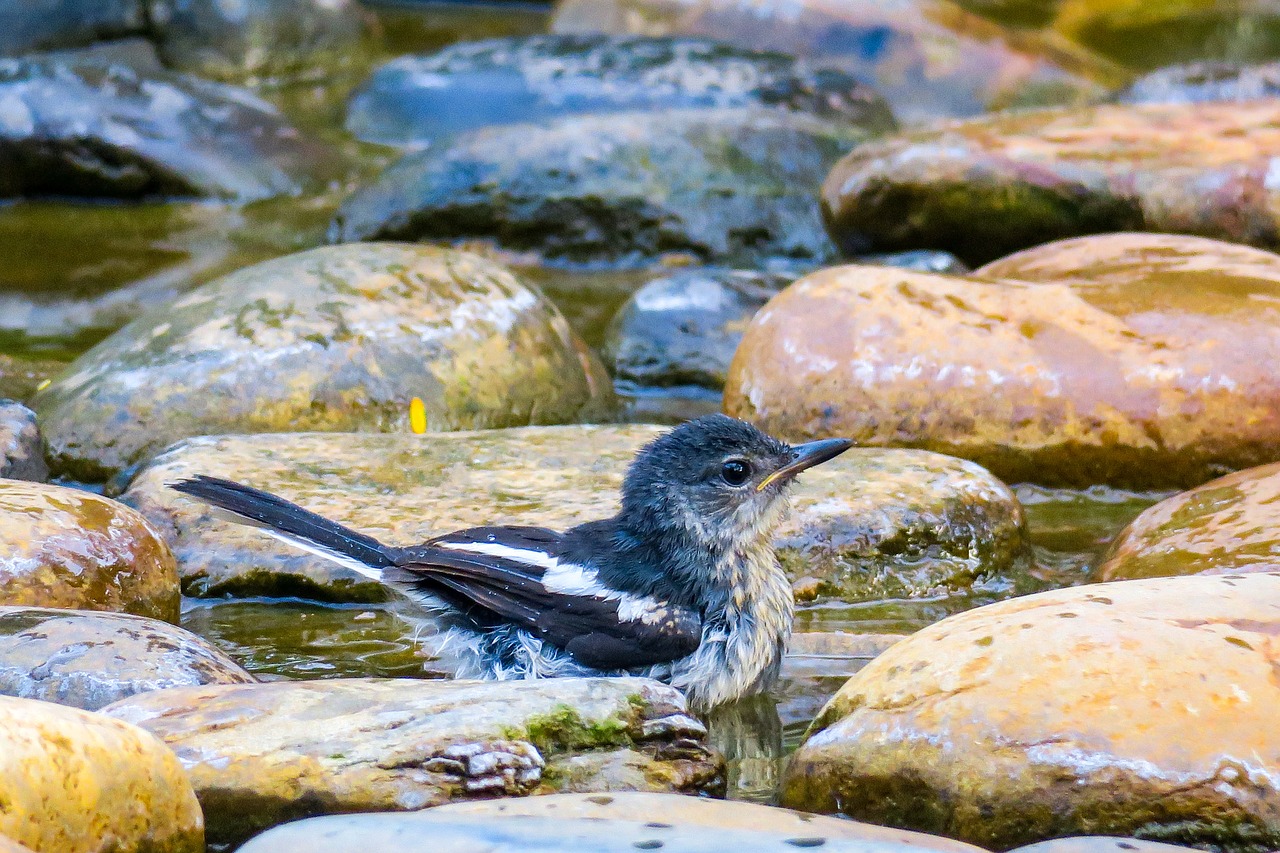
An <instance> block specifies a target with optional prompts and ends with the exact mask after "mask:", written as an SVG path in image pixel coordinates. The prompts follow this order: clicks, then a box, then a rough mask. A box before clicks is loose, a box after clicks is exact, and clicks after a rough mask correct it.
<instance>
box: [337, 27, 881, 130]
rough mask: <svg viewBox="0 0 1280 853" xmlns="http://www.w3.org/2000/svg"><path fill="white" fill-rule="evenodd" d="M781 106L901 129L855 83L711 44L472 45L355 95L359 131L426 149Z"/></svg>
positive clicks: (574, 39)
mask: <svg viewBox="0 0 1280 853" xmlns="http://www.w3.org/2000/svg"><path fill="white" fill-rule="evenodd" d="M749 106H761V107H778V108H781V109H791V110H796V111H799V112H806V113H812V114H814V115H821V116H826V117H829V118H838V119H840V120H842V121H846V122H851V123H853V124H856V125H858V126H859V127H863V128H865V129H867V130H868V131H870V132H873V133H874V132H884V131H889V130H893V129H894V127H895V123H894V120H893V114H892V113H891V112H890V111H889V108H888V106H887V105H886V104H885V103H884V101H883V100H882V99H881V98H880V97H879V96H878V95H876V94H875V92H873V91H871V90H870V89H869V88H867V87H866V86H863V85H862V84H860V83H858V82H857V80H855V79H854V78H853V77H852V76H850V75H848V74H845V73H843V72H840V71H835V70H826V69H824V70H810V69H808V68H805V67H804V66H801V65H797V63H796V60H795V59H793V58H792V57H790V56H787V55H785V54H781V53H766V52H762V51H751V50H743V49H741V48H735V47H732V46H729V45H725V44H721V43H718V42H713V41H706V40H702V39H671V38H647V37H631V38H611V37H608V36H576V35H552V36H546V35H538V36H525V37H520V38H507V39H492V40H486V41H470V42H462V43H460V44H454V45H451V46H449V47H446V48H444V49H443V50H441V51H438V52H436V53H432V54H426V55H420V56H401V57H398V58H396V59H393V60H391V61H390V62H388V63H387V64H385V65H383V66H382V67H381V68H379V69H378V70H377V71H375V72H374V73H373V75H372V76H371V77H370V78H369V79H368V80H367V81H366V82H365V83H364V85H363V86H361V87H360V88H359V89H358V90H357V91H356V92H355V94H353V95H352V98H351V102H350V104H349V106H348V108H347V129H348V130H350V131H351V132H352V133H353V134H355V135H356V136H357V137H359V138H361V139H365V140H368V141H370V142H380V143H383V144H386V145H410V144H413V145H420V144H422V143H425V142H430V141H432V140H433V139H440V138H442V137H443V136H446V135H448V134H450V133H458V132H461V131H467V130H473V129H475V128H477V127H483V126H485V125H491V124H512V123H515V122H529V121H541V120H544V119H548V118H551V117H554V116H559V115H569V114H575V113H609V112H620V111H625V110H635V109H644V110H660V111H666V110H670V109H678V108H681V107H749Z"/></svg>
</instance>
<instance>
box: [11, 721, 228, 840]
mask: <svg viewBox="0 0 1280 853" xmlns="http://www.w3.org/2000/svg"><path fill="white" fill-rule="evenodd" d="M0 803H3V807H0V836H6V837H8V838H11V839H12V840H14V841H16V842H20V843H22V844H25V845H27V846H28V847H30V848H32V849H33V850H36V851H39V853H53V851H57V853H157V852H158V851H165V853H204V849H205V847H204V822H203V819H202V817H201V814H200V804H199V803H198V802H197V801H196V797H195V793H194V792H193V791H192V788H191V783H190V782H189V781H187V776H186V773H184V772H183V769H182V765H180V764H179V763H178V760H177V759H176V758H175V757H174V755H173V753H172V752H170V751H169V750H168V749H166V748H165V746H164V744H162V743H160V741H159V740H157V739H156V738H155V737H153V736H152V735H149V734H147V733H146V732H144V731H142V730H141V729H139V728H136V727H135V726H131V725H129V724H127V723H122V722H120V721H119V720H112V719H108V718H106V717H103V716H101V715H99V714H91V713H89V712H87V711H80V710H76V709H74V708H64V707H61V706H59V705H54V704H52V703H49V702H36V701H34V700H30V699H12V698H9V697H7V696H2V697H0Z"/></svg>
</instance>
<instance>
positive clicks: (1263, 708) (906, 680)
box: [782, 574, 1280, 853]
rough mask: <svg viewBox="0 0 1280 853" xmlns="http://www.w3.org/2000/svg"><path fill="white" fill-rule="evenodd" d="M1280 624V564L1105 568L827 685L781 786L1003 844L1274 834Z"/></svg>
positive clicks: (911, 643)
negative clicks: (1260, 568)
mask: <svg viewBox="0 0 1280 853" xmlns="http://www.w3.org/2000/svg"><path fill="white" fill-rule="evenodd" d="M1278 633H1280V574H1255V575H1245V576H1240V575H1230V576H1223V577H1193V578H1165V579H1160V580H1143V581H1129V582H1124V583H1111V584H1095V585H1089V586H1083V587H1076V588H1073V589H1065V590H1057V591H1054V592H1048V593H1041V594H1038V595H1032V596H1027V597H1024V598H1017V599H1013V600H1011V601H1005V602H1001V603H999V604H993V605H990V606H987V607H980V608H978V609H976V610H971V611H969V612H967V613H963V614H960V615H958V616H953V617H950V618H948V619H944V620H943V621H941V622H938V623H936V624H935V625H932V626H930V627H928V628H926V629H924V630H923V631H921V632H919V633H917V634H915V635H913V636H911V637H910V638H908V639H906V640H904V641H902V642H901V643H898V644H897V645H895V646H893V647H891V648H890V649H889V650H888V651H886V652H885V653H884V654H883V655H881V656H880V657H878V658H876V660H874V661H872V662H871V663H870V664H868V665H867V667H866V668H865V669H863V670H862V671H861V672H859V673H858V674H857V675H855V676H854V677H853V678H852V679H851V680H850V681H849V682H848V683H847V684H846V685H845V686H844V687H843V688H842V689H841V690H840V692H839V693H838V694H837V695H836V696H835V697H834V698H833V699H832V700H831V701H830V702H829V703H828V705H827V707H826V708H825V709H824V710H823V712H822V714H821V715H820V716H819V717H818V719H817V720H816V721H815V722H814V724H813V726H812V727H811V729H810V734H809V736H808V739H807V740H806V742H805V743H804V744H803V745H802V746H801V747H800V749H799V751H798V752H797V753H796V754H795V756H794V758H793V759H792V763H791V765H790V766H789V768H788V770H787V776H786V779H785V780H784V783H783V789H782V803H783V804H784V805H786V806H789V807H791V808H798V809H802V810H805V811H817V812H835V811H840V812H842V813H844V814H845V815H847V816H849V817H853V818H854V819H857V820H866V821H871V822H874V823H882V824H886V825H890V826H900V827H903V828H910V829H916V830H922V831H927V832H936V833H940V834H946V835H948V836H950V837H953V838H959V839H961V840H964V841H968V842H970V843H973V844H978V845H980V846H983V847H986V848H988V849H993V850H1005V849H1008V848H1010V847H1013V846H1016V845H1019V844H1027V843H1030V842H1034V841H1040V840H1044V839H1047V838H1053V837H1057V836H1064V835H1072V834H1079V833H1100V834H1111V835H1119V836H1124V835H1135V836H1137V837H1139V838H1144V839H1149V840H1158V841H1166V842H1170V843H1174V844H1177V843H1183V844H1187V845H1189V846H1206V845H1211V846H1212V847H1213V848H1214V849H1218V850H1224V851H1237V852H1238V853H1261V851H1265V850H1273V849H1275V847H1276V845H1277V844H1278V843H1280V812H1278V811H1277V808H1276V802H1277V795H1278V794H1280V790H1278V785H1280V782H1278V781H1277V780H1280V734H1278V731H1277V729H1276V727H1275V725H1274V709H1275V708H1276V706H1277V703H1278V702H1280V682H1277V680H1276V677H1275V671H1276V667H1277V665H1278V664H1280V661H1278V659H1277V654H1278V653H1280V648H1277V644H1276V636H1277V634H1278ZM1188 733H1194V736H1191V737H1188Z"/></svg>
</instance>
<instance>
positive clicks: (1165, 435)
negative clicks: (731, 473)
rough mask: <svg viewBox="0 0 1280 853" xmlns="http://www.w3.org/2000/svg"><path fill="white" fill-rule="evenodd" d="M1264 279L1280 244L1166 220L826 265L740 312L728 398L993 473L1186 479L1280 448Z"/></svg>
mask: <svg viewBox="0 0 1280 853" xmlns="http://www.w3.org/2000/svg"><path fill="white" fill-rule="evenodd" d="M1014 279H1018V280H1014ZM1277 296H1280V257H1277V256H1276V255H1272V254H1270V253H1268V252H1262V251H1259V250H1256V249H1251V248H1248V247H1244V246H1233V245H1227V244H1223V243H1217V242H1215V241H1210V240H1202V239H1197V238H1188V237H1176V236H1168V235H1133V234H1121V235H1108V236H1104V237H1094V238H1084V239H1081V240H1075V241H1067V242H1063V243H1057V244H1050V245H1047V246H1042V247H1040V248H1037V249H1033V250H1029V251H1027V252H1024V253H1021V254H1019V255H1015V256H1013V257H1010V258H1007V259H1005V260H1003V261H1000V262H998V263H996V264H992V265H991V266H988V267H985V268H983V269H980V270H978V271H977V272H976V273H975V274H974V277H973V278H972V279H970V280H964V279H955V278H947V277H942V276H932V275H923V274H919V273H909V272H899V271H895V270H887V269H876V268H872V267H865V266H848V267H841V268H834V269H829V270H824V271H821V272H818V273H815V274H813V275H811V276H809V277H807V278H805V279H802V280H801V281H799V282H797V283H795V284H794V285H792V286H791V287H790V288H788V289H787V290H786V291H784V292H783V293H782V294H780V295H779V296H778V297H776V298H775V299H774V300H773V301H772V302H771V303H770V304H769V306H768V307H767V308H765V309H764V310H763V311H762V312H761V313H760V314H758V315H757V316H756V319H755V320H754V321H753V323H752V324H751V326H750V327H748V329H747V331H746V334H745V336H744V339H743V342H742V345H741V347H740V348H739V350H738V353H737V355H736V357H735V359H734V362H733V365H732V367H731V369H730V373H729V379H728V384H727V385H726V389H725V409H726V411H728V412H729V413H730V414H733V415H736V416H738V417H744V418H746V419H748V420H752V421H754V422H757V423H759V424H760V425H762V426H763V427H765V428H766V429H770V430H772V431H774V432H776V433H778V434H780V435H783V436H786V437H789V438H791V439H796V440H798V439H801V438H803V437H806V436H817V435H836V434H839V435H848V436H850V437H852V438H854V439H856V440H857V441H858V442H859V443H861V444H869V445H881V446H883V445H898V446H914V447H923V448H927V449H929V450H935V451H939V452H943V453H949V454H953V455H957V456H963V457H965V458H968V459H973V460H975V461H977V462H979V463H981V464H982V465H984V466H986V467H987V468H989V469H991V471H992V472H994V473H995V474H996V475H997V476H999V477H1001V478H1002V479H1004V480H1005V481H1007V482H1024V481H1029V482H1037V483H1043V484H1051V485H1068V486H1078V487H1085V486H1089V485H1092V484H1097V483H1110V484H1113V485H1122V486H1134V487H1140V488H1168V487H1182V488H1186V487H1189V486H1193V485H1197V484H1199V483H1203V482H1204V481H1205V480H1207V479H1210V478H1212V477H1215V476H1219V475H1221V474H1222V473H1223V472H1225V471H1229V470H1232V469H1236V468H1244V467H1249V466H1253V465H1257V464H1260V463H1262V462H1266V461H1270V460H1272V459H1275V458H1277V457H1280V419H1278V418H1277V414H1276V413H1277V411H1280V408H1278V407H1280V385H1278V384H1277V381H1276V378H1275V375H1274V371H1272V370H1271V369H1270V364H1272V363H1273V361H1272V359H1273V358H1280V311H1277V309H1275V308H1273V307H1271V306H1272V302H1273V300H1274V299H1275V298H1276V297H1277Z"/></svg>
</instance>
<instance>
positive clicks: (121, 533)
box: [0, 480, 179, 622]
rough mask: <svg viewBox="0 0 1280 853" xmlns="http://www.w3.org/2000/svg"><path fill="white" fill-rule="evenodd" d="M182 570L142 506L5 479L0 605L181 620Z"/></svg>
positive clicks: (1, 486)
mask: <svg viewBox="0 0 1280 853" xmlns="http://www.w3.org/2000/svg"><path fill="white" fill-rule="evenodd" d="M178 604H179V591H178V570H177V566H176V564H175V563H174V559H173V554H172V553H171V552H170V550H169V548H168V546H167V545H165V543H164V540H162V539H161V538H160V537H158V536H157V535H156V532H155V530H153V529H152V527H151V526H150V525H149V524H148V523H147V522H146V520H145V519H143V518H142V517H141V516H140V515H138V513H136V512H134V511H133V510H132V509H130V508H129V507H127V506H124V505H122V504H119V503H116V502H115V501H112V500H108V499H106V498H103V497H99V496H98V495H94V494H90V493H88V492H82V491H78V490H75V489H68V488H64V487H62V486H50V485H45V484H42V483H28V482H23V481H21V480H0V605H23V606H29V607H63V608H70V609H79V610H103V611H111V612H123V613H133V614H136V615H138V616H148V617H151V618H154V619H163V620H165V621H167V622H177V621H178Z"/></svg>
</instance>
